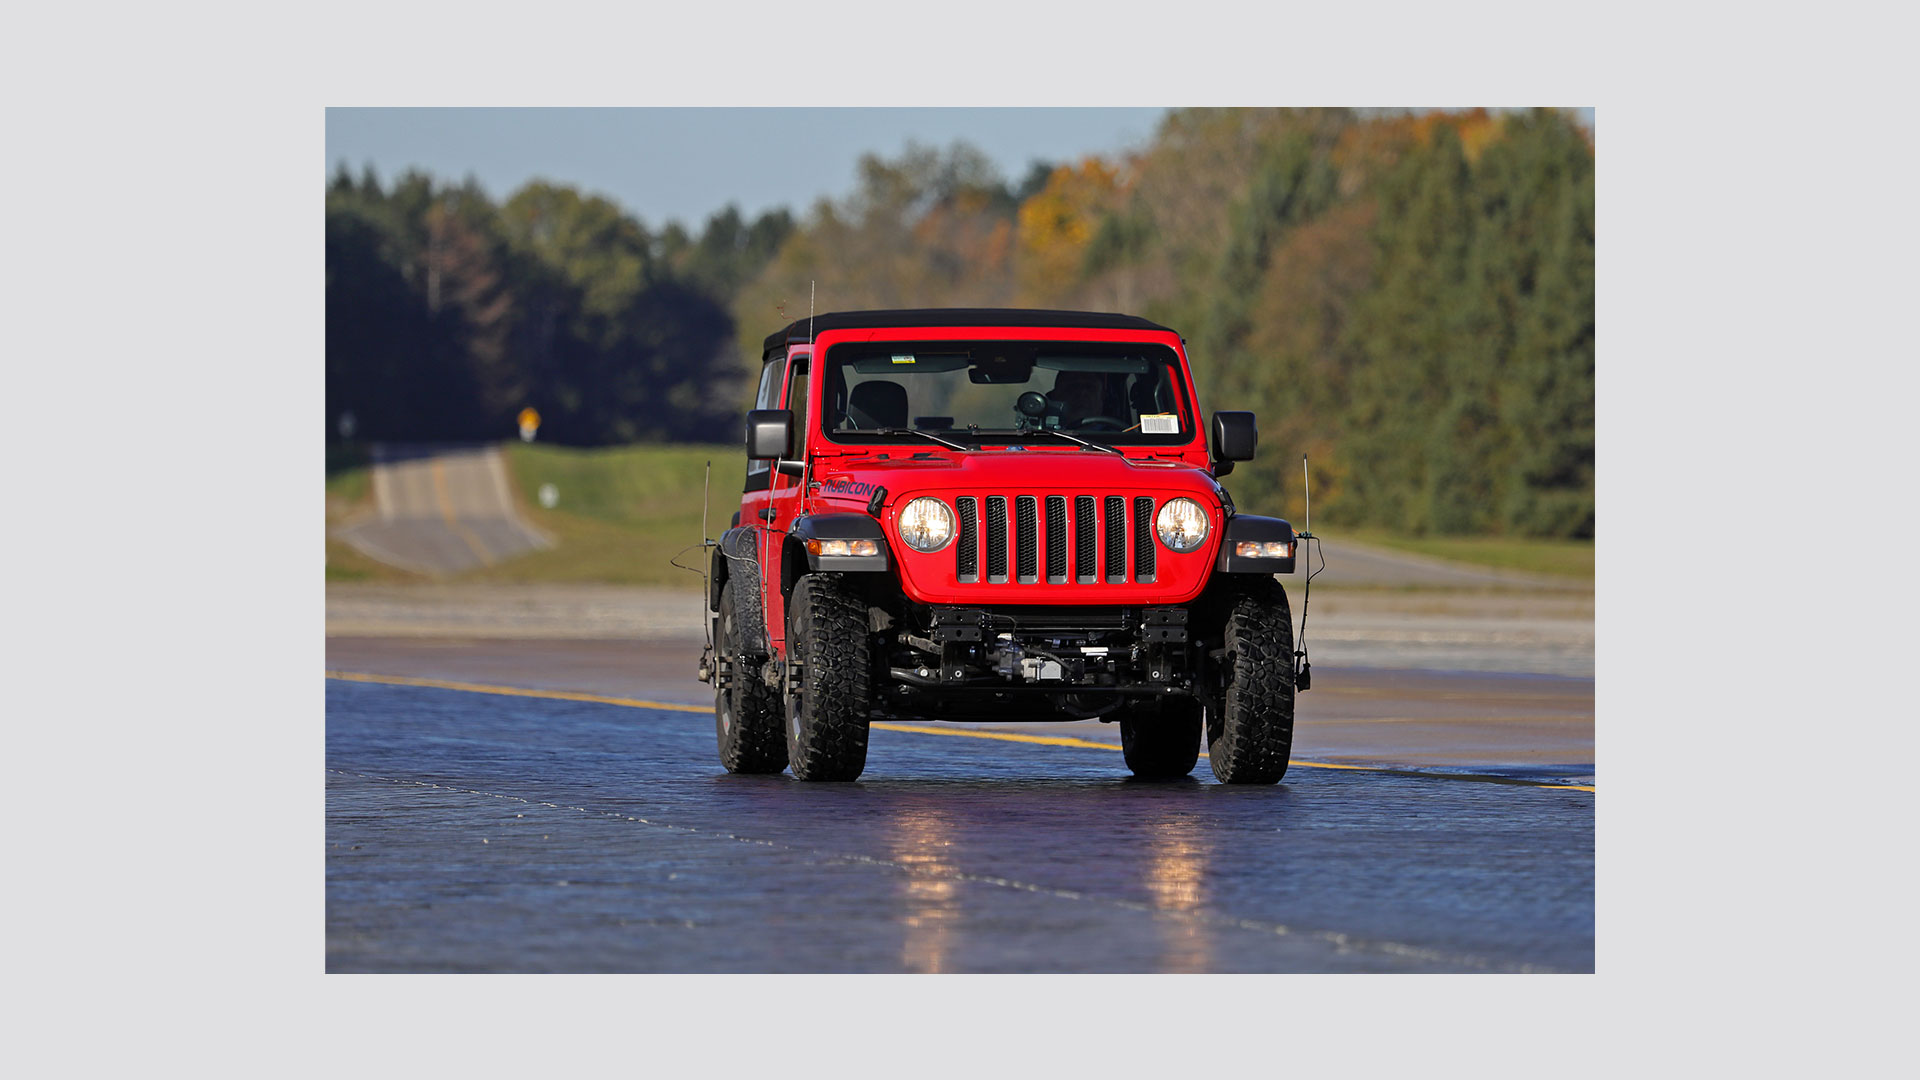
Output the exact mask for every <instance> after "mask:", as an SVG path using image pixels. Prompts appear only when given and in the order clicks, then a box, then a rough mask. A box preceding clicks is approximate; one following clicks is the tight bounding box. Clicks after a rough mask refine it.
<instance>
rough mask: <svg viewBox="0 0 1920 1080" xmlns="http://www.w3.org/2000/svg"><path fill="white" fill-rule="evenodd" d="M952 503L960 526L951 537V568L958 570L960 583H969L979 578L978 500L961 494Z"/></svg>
mask: <svg viewBox="0 0 1920 1080" xmlns="http://www.w3.org/2000/svg"><path fill="white" fill-rule="evenodd" d="M953 505H954V507H955V509H957V510H958V511H959V516H960V526H959V528H958V529H957V530H956V531H955V533H954V537H953V568H954V570H955V571H957V572H958V575H959V578H960V581H961V583H962V584H967V585H971V584H973V583H974V582H976V581H979V580H980V537H979V531H978V523H977V519H978V516H979V513H980V501H979V500H978V499H975V498H974V497H973V496H971V495H962V496H960V497H959V498H957V499H955V500H953Z"/></svg>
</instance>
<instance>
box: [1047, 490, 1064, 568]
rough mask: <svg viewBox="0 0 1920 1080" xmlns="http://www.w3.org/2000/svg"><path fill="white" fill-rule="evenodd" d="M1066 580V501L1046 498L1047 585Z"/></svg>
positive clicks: (1061, 498) (1058, 498) (1052, 496)
mask: <svg viewBox="0 0 1920 1080" xmlns="http://www.w3.org/2000/svg"><path fill="white" fill-rule="evenodd" d="M1066 580H1067V500H1066V498H1065V497H1064V496H1060V495H1049V496H1047V584H1049V585H1059V584H1062V583H1064V582H1065V581H1066Z"/></svg>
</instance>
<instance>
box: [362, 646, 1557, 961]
mask: <svg viewBox="0 0 1920 1080" xmlns="http://www.w3.org/2000/svg"><path fill="white" fill-rule="evenodd" d="M326 694H327V755H326V756H327V770H326V779H327V795H326V810H327V813H326V833H327V835H326V842H327V848H326V896H327V959H326V966H327V970H329V971H335V972H349V971H623V972H625V971H646V972H656V971H657V972H695V971H739V972H757V971H803V972H839V971H888V972H893V971H1022V972H1025V971H1034V972H1069V971H1071V972H1079V971H1092V972H1106V971H1123V972H1134V971H1138V972H1163V971H1164V972H1178V971H1236V972H1237V971H1250V972H1283V971H1513V970H1544V971H1591V970H1592V969H1593V964H1594V923H1593V918H1594V915H1593V912H1594V908H1593V896H1594V862H1593V823H1594V799H1595V796H1594V795H1593V794H1591V793H1589V792H1586V791H1577V790H1560V789H1552V788H1546V787H1539V786H1529V785H1526V784H1519V783H1512V782H1489V781H1486V780H1474V779H1464V778H1459V777H1451V776H1445V775H1439V774H1435V773H1424V774H1423V773H1420V772H1413V771H1392V770H1386V771H1370V770H1350V769H1347V770H1343V769H1322V768H1309V767H1303V766H1299V765H1296V767H1295V768H1294V770H1293V771H1292V772H1290V773H1289V775H1288V778H1287V780H1286V781H1285V782H1284V783H1282V784H1280V785H1278V786H1277V787H1267V788H1228V787H1224V786H1222V785H1219V784H1215V783H1213V782H1212V779H1211V776H1210V774H1209V773H1208V772H1207V766H1206V763H1205V761H1204V759H1203V760H1202V762H1201V764H1200V766H1199V768H1198V769H1197V770H1196V773H1195V776H1196V779H1193V780H1189V781H1185V782H1181V783H1175V784H1146V783H1140V782H1136V781H1132V780H1129V779H1127V777H1126V770H1125V766H1124V765H1123V764H1122V762H1121V760H1120V755H1119V754H1118V752H1117V751H1115V750H1112V749H1105V748H1090V747H1072V746H1049V745H1034V744H1022V743H1010V742H1004V741H994V740H985V739H977V738H967V737H957V736H943V735H923V734H913V733H907V732H894V731H876V732H875V733H874V735H873V744H872V750H871V752H870V754H869V757H868V767H867V772H866V774H865V776H864V777H863V778H862V779H861V781H860V782H858V783H856V784H844V785H812V784H801V783H799V782H797V781H794V780H792V779H790V778H789V777H786V776H779V777H735V776H729V775H727V774H726V773H725V772H724V771H723V770H722V769H721V768H720V766H719V764H718V762H717V760H716V758H715V753H714V745H713V742H714V740H713V728H712V718H711V715H710V714H702V713H693V712H676V711H666V710H658V709H645V708H632V707H625V706H620V705H611V704H598V703H589V702H579V701H560V700H549V699H543V698H531V697H509V696H497V695H490V694H478V693H468V692H462V691H454V690H445V689H435V688H425V687H412V686H392V685H381V684H369V683H354V682H343V681H338V680H333V679H329V680H328V681H327V685H326ZM1303 700H1305V699H1304V698H1303ZM1510 775H1517V774H1510Z"/></svg>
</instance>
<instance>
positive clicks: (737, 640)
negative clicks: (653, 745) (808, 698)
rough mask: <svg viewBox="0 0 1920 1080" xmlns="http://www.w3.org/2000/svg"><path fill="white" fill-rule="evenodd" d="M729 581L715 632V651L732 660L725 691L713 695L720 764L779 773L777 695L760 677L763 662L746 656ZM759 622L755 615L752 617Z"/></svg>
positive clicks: (782, 744)
mask: <svg viewBox="0 0 1920 1080" xmlns="http://www.w3.org/2000/svg"><path fill="white" fill-rule="evenodd" d="M739 616H740V611H739V608H738V606H737V597H736V595H735V593H734V588H733V582H731V581H729V582H727V583H726V584H725V585H722V586H721V587H720V617H719V620H718V621H719V624H720V626H719V633H718V634H716V635H715V637H716V641H715V643H714V650H715V651H716V652H717V653H718V654H719V655H720V656H722V657H725V658H727V659H728V660H730V661H732V664H733V671H732V675H731V677H730V678H729V679H728V685H727V686H726V687H725V688H724V689H715V690H714V692H713V727H714V733H715V735H717V736H718V737H719V740H720V764H722V765H725V766H726V767H727V771H728V772H730V773H777V772H779V771H780V770H782V769H784V768H786V767H787V737H786V734H785V733H784V732H783V731H782V730H781V720H782V716H781V712H780V695H779V694H778V693H777V692H775V690H774V688H773V687H771V686H768V685H767V684H766V682H765V681H763V680H762V679H761V678H760V664H761V662H762V661H763V660H764V659H765V658H764V657H761V656H757V655H745V660H744V662H743V660H742V657H743V655H744V654H745V649H744V647H743V646H742V644H741V638H742V637H744V636H745V635H744V634H743V633H742V629H743V628H742V627H741V625H740V622H739ZM752 617H754V618H758V617H759V613H757V612H755V613H752Z"/></svg>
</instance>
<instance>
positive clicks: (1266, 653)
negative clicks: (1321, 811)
mask: <svg viewBox="0 0 1920 1080" xmlns="http://www.w3.org/2000/svg"><path fill="white" fill-rule="evenodd" d="M1226 650H1227V651H1226V657H1225V663H1224V668H1225V671H1224V674H1225V676H1226V687H1225V693H1224V694H1223V695H1222V697H1221V700H1222V708H1221V709H1220V710H1219V711H1218V712H1217V713H1216V712H1214V711H1213V710H1208V712H1207V759H1208V762H1209V764H1211V765H1212V766H1213V775H1214V776H1215V777H1216V778H1217V779H1219V781H1220V782H1221V783H1223V784H1272V783H1277V782H1278V781H1279V780H1280V778H1281V777H1283V776H1285V775H1287V756H1288V755H1289V754H1291V753H1292V752H1293V613H1292V611H1291V610H1290V609H1289V608H1288V607H1287V593H1286V590H1285V589H1282V588H1281V587H1280V583H1279V582H1277V581H1273V580H1270V579H1269V580H1267V581H1264V582H1258V583H1255V584H1253V585H1250V586H1249V587H1248V588H1247V590H1246V591H1245V592H1243V593H1242V594H1240V595H1239V596H1237V597H1235V598H1234V601H1233V607H1232V608H1231V609H1230V612H1229V614H1228V616H1227V633H1226Z"/></svg>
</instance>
